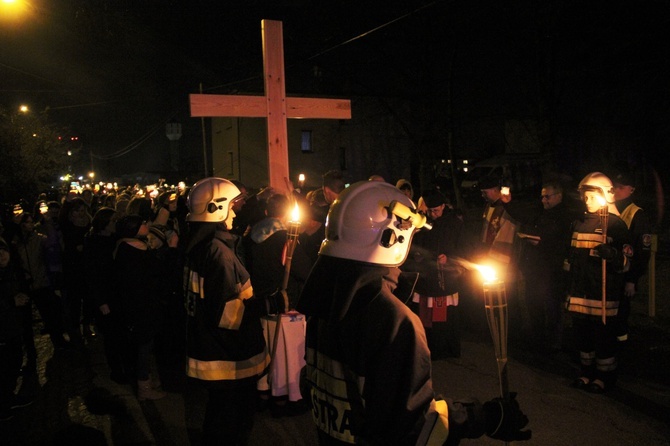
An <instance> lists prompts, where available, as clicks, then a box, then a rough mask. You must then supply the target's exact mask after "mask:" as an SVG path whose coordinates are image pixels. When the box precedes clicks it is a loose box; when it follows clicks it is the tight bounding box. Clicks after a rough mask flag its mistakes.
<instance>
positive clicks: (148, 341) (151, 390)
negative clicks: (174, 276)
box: [114, 215, 166, 401]
mask: <svg viewBox="0 0 670 446" xmlns="http://www.w3.org/2000/svg"><path fill="white" fill-rule="evenodd" d="M116 233H117V236H118V237H119V239H118V241H117V242H116V249H115V251H114V269H115V274H116V275H115V283H116V286H117V297H118V299H119V303H120V307H121V311H122V313H123V317H124V322H125V324H126V327H127V334H128V337H129V339H130V342H131V344H132V346H133V349H134V350H135V352H136V356H135V360H136V363H135V369H136V375H137V395H138V399H139V400H140V401H143V400H147V399H149V400H157V399H160V398H163V397H164V396H165V395H166V394H165V392H163V391H162V390H160V389H159V382H160V381H159V380H158V379H157V376H155V377H154V381H153V382H152V380H151V368H152V363H153V360H154V358H153V348H154V338H155V336H156V330H157V327H156V323H157V320H156V319H157V317H156V315H157V314H158V313H159V303H158V298H157V296H156V290H157V289H158V287H157V283H156V279H157V278H158V273H157V271H158V267H159V263H158V261H157V259H156V257H155V255H154V253H153V252H152V251H151V250H150V249H149V246H148V245H147V242H146V241H145V240H146V237H147V235H148V234H149V226H148V224H147V221H146V220H144V219H143V218H142V217H140V216H139V215H126V216H124V217H123V218H121V219H120V220H119V221H118V222H117V224H116Z"/></svg>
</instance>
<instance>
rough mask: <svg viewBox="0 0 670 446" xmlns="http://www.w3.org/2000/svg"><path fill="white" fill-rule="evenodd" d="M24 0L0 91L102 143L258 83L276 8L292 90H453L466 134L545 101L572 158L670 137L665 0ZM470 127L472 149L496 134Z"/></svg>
mask: <svg viewBox="0 0 670 446" xmlns="http://www.w3.org/2000/svg"><path fill="white" fill-rule="evenodd" d="M30 3H32V5H33V6H32V11H31V13H32V16H31V20H30V21H29V22H24V23H21V24H12V25H10V24H8V23H7V22H0V26H2V31H1V32H0V42H1V43H2V44H1V45H0V79H2V86H1V87H0V104H2V105H3V106H5V107H7V108H11V107H14V106H15V105H16V104H18V103H20V102H25V103H29V104H31V107H32V108H33V109H36V110H44V109H46V108H47V107H48V109H49V116H50V117H51V118H52V119H53V120H55V121H58V122H61V123H63V124H64V125H67V126H68V127H70V128H71V129H72V132H73V133H75V134H78V135H80V136H81V138H82V144H85V145H86V147H87V148H88V149H89V150H91V151H92V152H93V153H94V154H96V155H100V156H106V155H107V154H113V153H116V152H118V151H120V150H123V149H127V148H132V147H135V146H137V147H138V148H139V149H138V150H135V151H134V153H137V154H138V155H137V156H138V157H141V155H140V154H139V152H141V151H142V150H141V148H142V147H143V146H147V145H160V144H165V141H166V138H165V135H164V128H165V123H166V122H167V121H168V120H170V119H176V120H178V121H180V122H182V123H183V125H184V131H185V134H186V133H188V132H189V126H194V128H195V129H196V130H195V132H197V128H198V126H199V122H198V120H196V119H193V118H189V117H188V94H189V93H194V92H197V91H198V89H199V86H200V84H202V86H203V89H204V91H205V92H211V93H222V94H234V93H245V94H249V93H252V94H253V93H261V92H262V88H263V87H262V85H263V83H262V47H261V33H260V22H261V19H274V20H282V21H283V28H284V45H285V57H286V69H287V73H286V79H287V93H289V94H296V95H299V94H309V95H323V96H335V97H338V96H339V97H356V96H387V97H394V98H395V97H400V98H406V99H411V100H413V101H417V102H418V103H422V104H427V105H430V106H435V105H436V104H437V106H438V107H442V108H443V109H446V98H447V96H448V94H449V91H451V98H452V112H453V125H454V128H455V138H456V142H457V144H458V141H466V140H467V141H470V142H472V138H473V136H472V135H473V134H476V133H477V131H476V129H477V126H478V125H480V124H481V123H485V122H487V121H488V120H491V119H506V118H514V119H530V118H536V117H538V116H540V117H542V119H546V120H549V121H550V122H552V125H553V127H552V128H553V129H554V130H553V131H554V137H553V144H554V145H555V147H556V150H557V151H559V152H560V153H564V154H565V156H563V157H561V159H562V160H563V161H564V162H566V163H571V164H574V163H575V161H577V162H594V160H596V161H598V162H602V163H604V164H607V163H612V162H619V163H620V164H628V165H632V166H633V167H634V168H640V166H641V165H642V164H644V163H649V162H650V161H651V162H652V163H656V165H657V166H658V163H659V162H661V161H660V155H659V154H660V153H664V152H666V151H667V149H668V147H669V143H670V131H669V129H670V124H669V123H670V113H669V111H670V88H669V87H668V85H669V83H668V82H669V79H670V51H669V50H668V48H669V47H668V42H670V38H669V37H670V35H669V34H670V6H669V5H670V2H667V1H660V0H659V1H647V0H642V1H634V2H631V1H622V0H613V1H599V0H596V1H586V2H584V1H558V0H557V1H551V0H548V1H537V0H517V1H505V0H496V1H494V0H469V1H446V0H445V1H439V0H438V1H428V0H425V1H393V0H392V1H383V2H382V1H371V0H358V1H348V0H340V1H309V0H292V1H253V0H250V1H238V2H234V1H221V0H190V1H177V0H135V1H113V0H97V1H90V0H62V1H59V2H53V1H47V0H32V1H31V2H30ZM56 3H58V6H56V5H55V4H56ZM449 86H451V90H449ZM354 114H355V110H354ZM438 119H439V117H438ZM473 129H474V130H473ZM438 130H439V129H438ZM185 137H186V135H185ZM436 137H443V135H437V136H436ZM193 139H194V140H195V138H193ZM191 142H192V143H194V141H191ZM476 142H477V144H472V143H470V144H469V147H468V148H467V150H472V151H474V152H475V153H474V156H479V157H483V156H488V155H491V154H493V152H495V151H496V150H498V149H500V148H499V147H495V146H494V144H493V143H492V142H491V141H484V140H482V141H476ZM198 144H199V143H198ZM475 146H476V147H475ZM462 150H463V151H465V150H466V148H465V147H463V148H462ZM461 155H462V156H471V155H470V154H467V153H462V154H461ZM126 165H127V160H126ZM558 167H559V168H561V167H562V166H558Z"/></svg>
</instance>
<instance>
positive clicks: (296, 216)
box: [291, 203, 300, 222]
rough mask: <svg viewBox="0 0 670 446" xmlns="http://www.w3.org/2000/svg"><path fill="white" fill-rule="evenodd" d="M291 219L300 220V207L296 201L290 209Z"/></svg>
mask: <svg viewBox="0 0 670 446" xmlns="http://www.w3.org/2000/svg"><path fill="white" fill-rule="evenodd" d="M291 221H293V222H300V207H299V206H298V203H296V204H295V206H293V210H292V211H291Z"/></svg>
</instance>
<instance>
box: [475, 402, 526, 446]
mask: <svg viewBox="0 0 670 446" xmlns="http://www.w3.org/2000/svg"><path fill="white" fill-rule="evenodd" d="M484 414H485V418H486V435H488V436H489V437H491V438H495V439H496V440H503V441H523V440H529V439H530V437H531V435H532V431H530V430H521V429H523V428H524V427H526V425H527V424H528V417H527V416H526V415H524V413H523V412H521V409H520V408H519V403H518V402H517V401H516V393H515V392H512V393H510V395H509V398H506V399H503V398H494V399H492V400H491V401H487V402H486V403H484Z"/></svg>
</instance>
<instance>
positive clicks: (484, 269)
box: [475, 265, 498, 283]
mask: <svg viewBox="0 0 670 446" xmlns="http://www.w3.org/2000/svg"><path fill="white" fill-rule="evenodd" d="M475 268H476V269H477V271H479V273H480V274H481V275H482V279H484V283H494V282H497V281H498V273H497V272H496V270H495V268H493V267H491V266H487V265H475Z"/></svg>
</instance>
